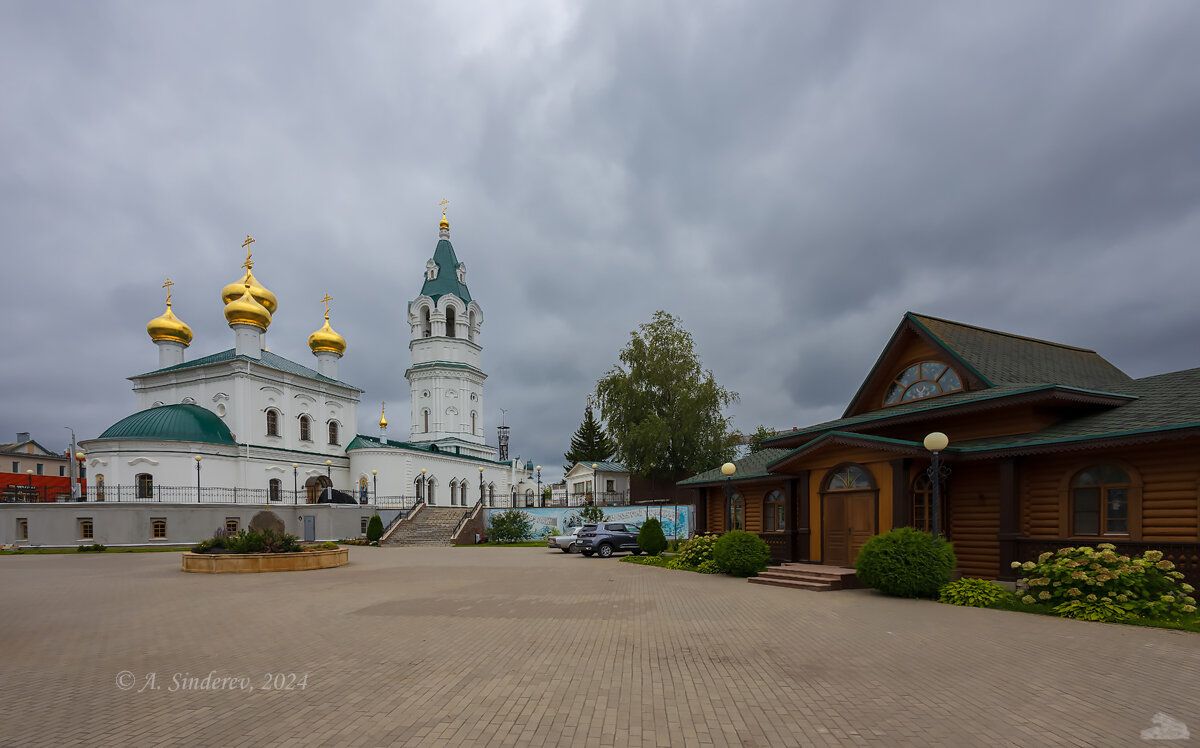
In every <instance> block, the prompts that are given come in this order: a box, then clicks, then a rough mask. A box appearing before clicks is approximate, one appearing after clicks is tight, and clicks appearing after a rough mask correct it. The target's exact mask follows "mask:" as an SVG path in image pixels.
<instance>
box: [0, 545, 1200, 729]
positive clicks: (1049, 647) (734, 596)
mask: <svg viewBox="0 0 1200 748" xmlns="http://www.w3.org/2000/svg"><path fill="white" fill-rule="evenodd" d="M350 560H351V565H350V566H346V567H343V568H340V569H330V570H323V571H311V572H294V573H286V574H247V575H200V574H195V575H192V574H183V573H181V572H180V571H179V557H178V556H177V555H176V554H173V553H148V554H108V555H101V556H94V555H74V554H72V555H61V556H8V557H0V591H2V595H0V599H2V601H3V613H2V620H3V628H4V633H3V639H0V642H2V653H3V657H2V659H0V744H2V745H5V746H8V745H14V746H31V745H53V746H68V745H89V746H93V745H135V746H140V745H160V744H161V745H189V746H191V745H221V746H258V745H272V744H293V745H324V746H334V745H346V746H377V745H392V744H403V745H454V746H458V745H556V746H558V745H563V746H565V745H572V746H585V747H586V746H617V747H620V746H626V745H633V746H639V745H660V746H667V745H672V746H683V745H687V746H694V745H706V744H712V745H742V746H776V745H824V744H830V745H898V744H903V745H948V746H962V745H996V744H1014V745H1078V746H1090V745H1122V746H1128V745H1137V744H1144V743H1142V740H1141V738H1140V733H1141V731H1142V730H1143V729H1146V728H1148V727H1150V726H1151V725H1152V722H1151V719H1152V717H1153V716H1154V715H1155V714H1156V713H1158V712H1165V713H1166V714H1168V715H1171V716H1172V717H1174V718H1176V719H1180V720H1182V721H1184V722H1186V723H1188V725H1189V727H1190V728H1191V731H1192V736H1193V739H1195V738H1196V737H1200V685H1198V684H1200V635H1196V634H1185V633H1178V632H1172V631H1161V630H1154V629H1144V628H1134V627H1120V626H1110V625H1103V624H1087V623H1078V622H1073V621H1066V620H1059V619H1053V618H1047V617H1041V616H1032V615H1022V614H1016V613H1000V612H991V611H983V610H972V609H962V608H953V607H949V606H944V605H935V604H931V603H923V602H912V601H905V600H891V599H886V598H881V597H878V596H876V595H874V594H872V593H869V592H864V591H853V592H834V593H810V592H801V591H794V590H785V589H776V588H769V587H761V586H756V585H750V584H747V583H746V582H745V581H742V580H736V579H731V578H726V577H707V576H702V575H699V574H690V573H687V572H673V571H667V570H663V569H655V568H649V567H641V566H636V565H633V564H622V563H618V562H617V560H616V559H609V560H601V559H596V558H592V559H585V558H582V557H579V556H574V555H572V556H564V555H562V554H560V553H558V552H548V551H545V550H542V549H537V548H513V549H493V548H457V549H456V548H416V549H414V548H382V549H372V548H352V549H351V555H350ZM214 670H215V671H216V673H217V675H218V676H235V677H236V676H244V677H247V678H249V679H250V683H251V685H253V686H254V687H255V688H254V691H252V692H250V691H241V690H233V691H228V690H227V691H220V692H214V691H198V690H175V691H174V692H172V691H171V690H170V689H171V688H172V687H173V679H174V676H175V674H177V673H178V674H180V675H182V674H184V673H187V674H189V675H191V676H193V677H203V676H205V675H207V674H208V673H209V672H210V671H214ZM122 671H129V672H131V673H133V674H134V675H133V678H134V679H135V681H134V688H133V689H131V690H121V689H120V688H118V686H117V682H116V681H117V678H118V674H119V673H121V672H122ZM151 673H154V674H155V679H154V685H156V686H157V687H158V690H153V689H151V688H145V686H146V682H147V680H146V679H147V677H148V676H149V674H151ZM267 673H272V674H275V673H284V674H287V673H295V674H297V675H304V674H307V675H308V681H307V687H306V688H305V689H304V690H303V691H299V690H295V691H290V692H288V691H282V692H270V691H264V690H263V689H262V684H263V682H264V680H265V678H266V674H267ZM126 677H128V676H126ZM143 688H145V690H144V691H143V692H142V693H138V692H137V691H138V690H139V689H143ZM1185 742H1186V741H1182V742H1181V741H1175V742H1166V743H1159V744H1162V745H1180V744H1184V743H1185ZM1149 744H1152V743H1149Z"/></svg>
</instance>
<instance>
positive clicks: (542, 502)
mask: <svg viewBox="0 0 1200 748" xmlns="http://www.w3.org/2000/svg"><path fill="white" fill-rule="evenodd" d="M537 474H538V506H541V507H544V506H546V497H545V496H544V495H542V466H541V465H538V466H537Z"/></svg>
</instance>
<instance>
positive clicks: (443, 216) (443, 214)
mask: <svg viewBox="0 0 1200 748" xmlns="http://www.w3.org/2000/svg"><path fill="white" fill-rule="evenodd" d="M449 204H450V201H449V200H447V199H445V198H442V201H441V202H440V203H438V205H440V206H442V218H445V217H446V206H447V205H449Z"/></svg>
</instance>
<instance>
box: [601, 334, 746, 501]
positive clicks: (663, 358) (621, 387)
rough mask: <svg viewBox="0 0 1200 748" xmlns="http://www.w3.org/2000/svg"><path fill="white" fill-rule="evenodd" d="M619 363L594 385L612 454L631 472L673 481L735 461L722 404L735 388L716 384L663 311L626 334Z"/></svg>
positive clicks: (687, 339) (730, 400)
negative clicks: (626, 337)
mask: <svg viewBox="0 0 1200 748" xmlns="http://www.w3.org/2000/svg"><path fill="white" fill-rule="evenodd" d="M620 359H621V363H620V364H618V365H616V366H615V367H613V368H612V369H611V370H609V372H608V373H607V374H605V375H604V377H603V378H602V379H601V380H600V381H599V382H597V383H596V396H597V398H598V400H599V402H600V412H601V415H602V417H603V419H604V421H605V425H606V426H607V430H608V433H609V434H610V435H611V437H612V439H613V441H614V442H615V444H616V447H617V449H616V453H617V457H618V458H619V459H620V461H621V462H622V463H624V465H625V467H627V468H628V469H629V470H630V471H631V472H633V473H634V474H636V475H640V476H643V477H646V478H658V479H674V478H676V477H677V476H679V475H680V474H682V473H696V472H699V471H701V470H707V469H708V468H710V467H712V466H714V465H719V464H721V463H723V462H725V461H727V460H730V459H732V458H733V454H734V449H733V445H732V444H731V442H730V440H729V438H728V434H729V430H730V429H729V418H727V417H726V416H725V413H724V408H725V407H727V406H728V405H729V404H730V403H733V402H735V401H736V400H737V397H738V395H737V393H736V392H730V391H729V390H726V389H725V388H723V387H721V386H720V385H719V384H717V382H716V380H715V379H714V378H713V374H712V372H711V371H709V370H707V369H704V368H703V367H702V366H701V364H700V358H699V357H698V356H697V355H696V347H695V341H694V340H693V339H692V335H691V333H689V332H688V331H687V330H685V329H683V326H682V325H681V324H680V322H679V320H678V319H676V318H675V317H673V316H671V315H670V314H667V313H666V312H664V311H657V312H655V313H654V319H653V320H652V321H651V322H649V323H647V324H643V325H641V326H640V327H639V328H638V330H636V331H634V332H632V333H630V340H629V343H628V345H626V346H625V348H624V349H623V350H622V351H621V354H620Z"/></svg>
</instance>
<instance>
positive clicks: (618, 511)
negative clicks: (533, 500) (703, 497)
mask: <svg viewBox="0 0 1200 748" xmlns="http://www.w3.org/2000/svg"><path fill="white" fill-rule="evenodd" d="M601 509H602V510H603V512H604V519H605V520H606V521H609V522H626V523H628V524H631V525H641V524H642V523H643V522H645V521H646V520H647V519H649V518H650V517H657V518H658V520H659V522H662V528H663V534H664V535H666V536H667V540H673V539H675V538H690V537H691V536H692V517H693V516H694V511H693V508H692V506H691V505H688V504H679V505H675V504H668V505H667V506H606V507H601ZM507 511H511V510H509V509H488V510H487V515H488V516H487V524H488V527H491V525H492V517H493V516H494V515H496V514H498V513H500V512H507ZM517 511H520V512H524V513H525V515H526V516H527V517H529V521H530V523H532V524H533V536H534V537H535V538H545V537H547V536H548V535H550V533H551V532H553V531H554V530H556V529H557V530H558V531H559V532H560V533H561V532H565V531H566V529H567V528H568V527H573V526H575V525H581V524H583V521H582V520H581V519H579V507H565V508H554V507H545V508H540V507H539V508H533V509H518V510H517Z"/></svg>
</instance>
